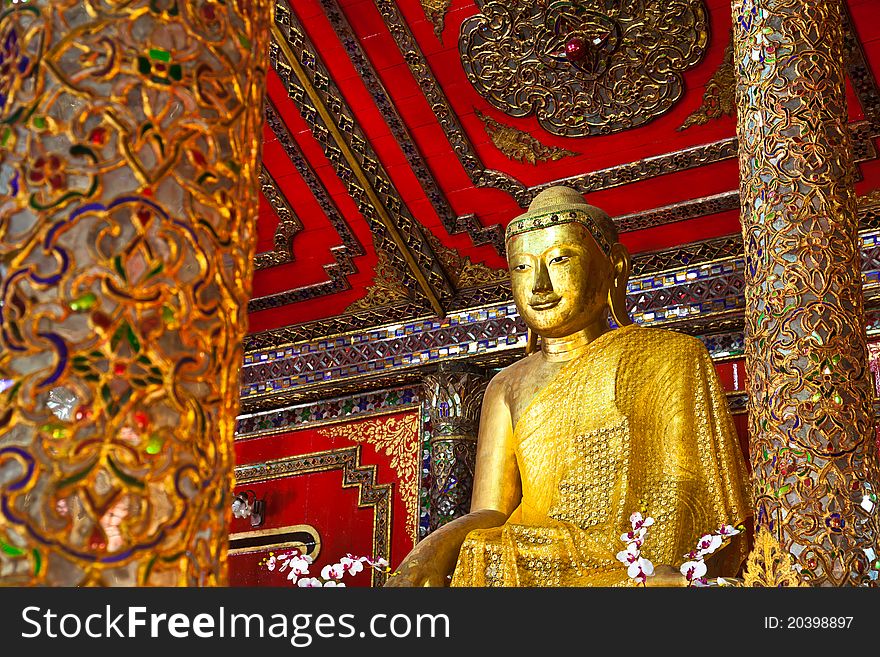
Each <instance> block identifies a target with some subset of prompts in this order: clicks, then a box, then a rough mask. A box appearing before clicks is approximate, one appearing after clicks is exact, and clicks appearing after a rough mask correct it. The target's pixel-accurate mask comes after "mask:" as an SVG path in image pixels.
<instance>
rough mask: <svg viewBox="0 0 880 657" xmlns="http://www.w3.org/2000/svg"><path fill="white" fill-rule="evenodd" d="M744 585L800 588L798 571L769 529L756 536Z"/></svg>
mask: <svg viewBox="0 0 880 657" xmlns="http://www.w3.org/2000/svg"><path fill="white" fill-rule="evenodd" d="M742 585H743V586H744V587H749V588H750V587H760V588H779V587H786V588H800V587H803V586H804V584H802V583H801V580H800V577H799V576H798V572H797V570H796V569H795V567H794V564H793V563H792V560H791V555H789V554H788V552H786V551H785V550H784V549H782V546H781V545H779V541H778V540H776V538H775V537H774V536H773V534H772V533H770V532H769V531H768V530H767V529H761V530H760V531H758V534H757V535H756V536H755V547H754V548H752V551H751V552H750V553H749V558H748V560H747V562H746V568H745V572H744V573H743V583H742Z"/></svg>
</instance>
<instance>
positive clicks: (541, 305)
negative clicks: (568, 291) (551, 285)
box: [529, 297, 562, 310]
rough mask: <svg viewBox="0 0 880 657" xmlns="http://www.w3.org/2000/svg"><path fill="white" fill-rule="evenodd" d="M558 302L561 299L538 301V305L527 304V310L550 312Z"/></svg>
mask: <svg viewBox="0 0 880 657" xmlns="http://www.w3.org/2000/svg"><path fill="white" fill-rule="evenodd" d="M560 301H562V297H557V298H555V299H548V300H547V301H539V302H538V303H531V302H530V303H529V308H534V309H535V310H550V309H551V308H553V307H554V306H556V305H557V304H558V303H559V302H560Z"/></svg>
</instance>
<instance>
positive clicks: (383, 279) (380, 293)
mask: <svg viewBox="0 0 880 657" xmlns="http://www.w3.org/2000/svg"><path fill="white" fill-rule="evenodd" d="M376 254H377V256H378V261H377V262H376V269H375V272H376V277H375V278H374V279H373V284H372V285H371V286H369V287H368V288H367V294H366V296H365V297H364V298H362V299H358V300H357V301H355V302H354V303H353V304H351V305H350V306H349V307H348V308H346V309H345V312H347V313H351V312H357V311H358V310H369V309H370V308H381V307H382V306H391V305H394V304H395V303H397V302H399V301H406V300H407V299H409V298H410V296H411V295H410V291H409V289H408V288H407V287H406V285H404V283H403V281H402V280H401V279H400V275H399V274H398V273H397V270H396V269H395V268H394V266H393V265H392V264H391V259H390V258H389V257H388V254H386V253H385V251H382V250H380V249H377V251H376Z"/></svg>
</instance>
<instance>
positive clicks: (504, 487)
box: [386, 375, 522, 586]
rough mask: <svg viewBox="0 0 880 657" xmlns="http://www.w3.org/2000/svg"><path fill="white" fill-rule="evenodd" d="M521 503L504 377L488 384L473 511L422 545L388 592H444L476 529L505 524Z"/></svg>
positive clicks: (395, 576) (393, 579) (392, 580)
mask: <svg viewBox="0 0 880 657" xmlns="http://www.w3.org/2000/svg"><path fill="white" fill-rule="evenodd" d="M521 498H522V492H521V485H520V478H519V470H518V468H517V465H516V456H515V454H514V451H513V423H512V421H511V416H510V409H509V407H508V405H507V400H506V396H505V388H504V385H503V377H502V376H500V375H499V376H498V377H496V378H495V379H493V380H492V381H491V382H490V383H489V387H488V388H487V389H486V395H485V396H484V397H483V408H482V412H481V414H480V432H479V437H478V440H477V462H476V469H475V471H474V490H473V496H472V497H471V511H470V513H468V514H467V515H464V516H462V517H461V518H457V519H456V520H453V521H452V522H450V523H448V524H446V525H444V526H443V527H441V528H440V529H437V530H436V531H434V532H433V533H432V534H431V535H430V536H428V537H427V538H425V539H424V540H423V541H421V542H420V543H419V544H418V545H416V547H415V548H413V550H412V552H410V553H409V554H408V555H407V557H406V558H405V559H404V560H403V562H402V563H401V564H400V567H399V568H398V569H397V571H395V573H394V574H393V575H392V576H391V577H389V578H388V582H387V584H386V586H445V585H446V584H448V582H449V580H448V578H449V576H450V575H452V571H453V570H455V564H456V562H457V561H458V553H459V552H460V551H461V546H462V544H463V543H464V540H465V538H467V535H468V534H470V533H471V532H472V531H474V530H475V529H489V528H492V527H499V526H501V525H503V524H504V522H505V521H506V520H507V518H508V517H509V516H510V514H511V513H512V512H513V510H514V509H515V508H516V507H517V506H518V505H519V502H520V500H521Z"/></svg>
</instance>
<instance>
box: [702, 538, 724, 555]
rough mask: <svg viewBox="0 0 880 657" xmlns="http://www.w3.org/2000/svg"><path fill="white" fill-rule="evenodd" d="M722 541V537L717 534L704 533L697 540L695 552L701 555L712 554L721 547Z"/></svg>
mask: <svg viewBox="0 0 880 657" xmlns="http://www.w3.org/2000/svg"><path fill="white" fill-rule="evenodd" d="M723 542H724V539H722V538H721V536H718V535H717V534H704V535H703V536H701V537H700V540H699V541H697V554H698V555H700V556H702V555H706V554H712V553H713V552H715V550H717V549H718V548H720V547H721V544H722V543H723Z"/></svg>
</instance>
